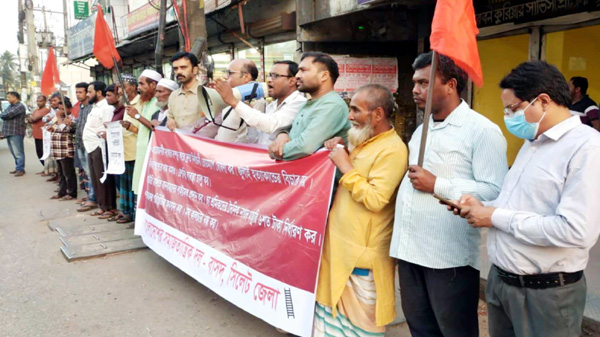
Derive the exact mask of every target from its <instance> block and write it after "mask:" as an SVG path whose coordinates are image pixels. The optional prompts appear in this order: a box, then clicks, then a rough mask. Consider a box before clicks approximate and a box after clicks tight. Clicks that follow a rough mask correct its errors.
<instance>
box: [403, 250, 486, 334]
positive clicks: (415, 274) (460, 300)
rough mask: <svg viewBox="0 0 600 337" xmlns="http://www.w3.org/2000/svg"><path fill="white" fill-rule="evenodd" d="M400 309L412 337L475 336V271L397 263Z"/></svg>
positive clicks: (476, 332) (477, 295)
mask: <svg viewBox="0 0 600 337" xmlns="http://www.w3.org/2000/svg"><path fill="white" fill-rule="evenodd" d="M398 273H399V276H400V295H401V298H402V310H403V311H404V315H405V316H406V320H407V322H408V327H409V329H410V333H411V335H412V336H413V337H438V336H439V337H472V336H479V321H478V319H477V305H478V301H479V271H478V270H477V269H475V268H472V267H469V266H466V267H457V268H448V269H432V268H427V267H423V266H420V265H417V264H413V263H409V262H406V261H402V260H399V261H398Z"/></svg>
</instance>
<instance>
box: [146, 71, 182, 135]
mask: <svg viewBox="0 0 600 337" xmlns="http://www.w3.org/2000/svg"><path fill="white" fill-rule="evenodd" d="M177 89H179V85H177V82H175V81H173V80H170V79H168V78H163V79H162V80H160V81H159V82H158V85H157V86H156V99H157V102H156V105H157V106H158V107H159V108H160V110H158V111H157V112H155V113H154V114H152V120H150V122H151V123H152V125H153V126H155V127H156V126H165V125H166V124H167V114H168V113H169V97H170V95H171V93H172V92H173V91H175V90H177Z"/></svg>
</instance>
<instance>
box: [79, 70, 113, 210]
mask: <svg viewBox="0 0 600 337" xmlns="http://www.w3.org/2000/svg"><path fill="white" fill-rule="evenodd" d="M105 96H106V84H104V82H100V81H95V82H92V83H90V85H89V87H88V99H89V103H90V104H92V105H93V107H92V111H90V113H89V114H88V117H87V121H86V122H85V127H84V128H83V145H84V146H85V150H86V151H87V153H88V164H89V166H90V181H91V183H92V185H93V186H94V192H95V193H96V199H97V202H98V206H99V207H100V209H99V210H98V211H96V212H94V213H92V214H91V215H93V216H99V218H100V219H108V218H110V217H112V216H114V215H116V213H117V210H116V208H117V200H116V198H117V196H116V189H115V180H114V176H113V175H107V177H106V180H105V181H104V182H103V183H102V182H100V178H101V177H102V176H103V174H104V167H105V166H104V165H105V164H104V158H103V155H102V153H103V152H104V151H107V149H106V143H105V141H104V139H106V126H105V123H108V122H110V121H111V120H112V117H113V115H114V114H113V111H114V107H113V106H111V105H110V104H108V101H107V100H106V98H105ZM103 138H104V139H103ZM102 147H104V149H102ZM106 166H108V163H106Z"/></svg>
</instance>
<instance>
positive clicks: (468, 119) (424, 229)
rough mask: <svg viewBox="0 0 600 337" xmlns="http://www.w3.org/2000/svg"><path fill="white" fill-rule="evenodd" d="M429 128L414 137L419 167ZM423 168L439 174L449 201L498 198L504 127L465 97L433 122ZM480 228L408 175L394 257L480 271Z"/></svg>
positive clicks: (412, 151)
mask: <svg viewBox="0 0 600 337" xmlns="http://www.w3.org/2000/svg"><path fill="white" fill-rule="evenodd" d="M422 130H423V126H422V125H421V126H419V127H418V128H417V130H416V131H415V133H414V134H413V136H412V139H411V140H410V142H409V144H408V146H409V164H410V165H416V164H417V158H418V156H419V145H420V142H421V133H422ZM423 168H424V169H425V170H427V171H429V172H431V173H432V174H433V175H435V176H436V177H437V178H436V181H435V187H434V192H435V193H436V194H439V195H441V196H442V197H445V198H448V199H458V198H460V196H461V195H463V194H467V193H470V194H473V195H474V196H475V197H477V198H478V199H480V200H493V199H495V198H496V197H497V196H498V193H499V192H500V187H501V186H502V181H503V179H504V175H505V174H506V172H507V171H508V165H507V162H506V139H505V138H504V136H503V135H502V132H501V131H500V128H499V127H498V126H497V125H496V124H494V123H492V122H491V121H489V120H488V119H487V118H485V117H483V116H482V115H480V114H478V113H477V112H475V111H473V110H471V109H470V108H469V106H468V105H467V103H465V102H464V101H463V102H461V104H460V105H459V106H458V107H456V109H455V110H454V111H453V112H452V113H451V114H450V115H449V116H448V117H447V118H446V119H445V121H444V122H442V123H438V124H437V125H434V123H433V121H432V120H431V121H430V123H429V134H428V137H427V146H426V150H425V161H424V163H423ZM480 241H481V236H480V230H479V229H474V228H472V227H471V226H470V225H469V224H468V223H467V221H466V220H464V219H462V218H460V217H458V216H455V215H454V214H452V213H451V212H448V211H447V210H446V207H445V206H443V205H440V204H439V202H438V200H437V199H435V198H434V197H433V196H432V195H431V194H429V193H424V192H420V191H418V190H416V189H414V188H413V186H412V184H411V183H410V180H409V179H408V175H405V176H404V179H403V180H402V183H401V184H400V188H399V190H398V197H397V199H396V214H395V219H394V233H393V235H392V243H391V246H390V255H391V256H392V257H395V258H397V259H401V260H404V261H407V262H410V263H414V264H418V265H421V266H424V267H428V268H435V269H444V268H453V267H461V266H471V267H473V268H476V269H479V243H480Z"/></svg>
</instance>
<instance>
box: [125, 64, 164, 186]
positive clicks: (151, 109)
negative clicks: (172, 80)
mask: <svg viewBox="0 0 600 337" xmlns="http://www.w3.org/2000/svg"><path fill="white" fill-rule="evenodd" d="M162 79H163V78H162V75H161V74H159V73H158V72H156V71H155V70H152V69H146V70H144V71H143V72H142V74H141V75H140V78H139V81H138V82H139V85H138V90H139V91H140V95H141V97H142V98H141V101H142V111H138V110H137V109H136V108H135V107H133V106H128V107H127V114H128V115H129V116H130V117H133V118H134V119H136V120H137V121H139V123H140V124H139V126H138V130H137V131H138V133H137V134H138V137H137V146H136V155H135V167H134V169H133V181H132V189H133V192H134V193H135V194H136V195H137V193H138V191H137V189H138V185H139V182H140V176H141V174H142V166H143V164H144V159H145V157H146V149H147V148H148V142H149V141H150V132H151V131H152V129H153V128H154V126H153V125H152V123H151V122H150V121H151V120H152V115H153V114H154V113H155V112H156V111H157V110H159V109H160V108H159V106H158V105H157V103H158V99H157V98H156V97H155V95H156V88H157V87H158V82H159V81H160V80H162Z"/></svg>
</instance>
